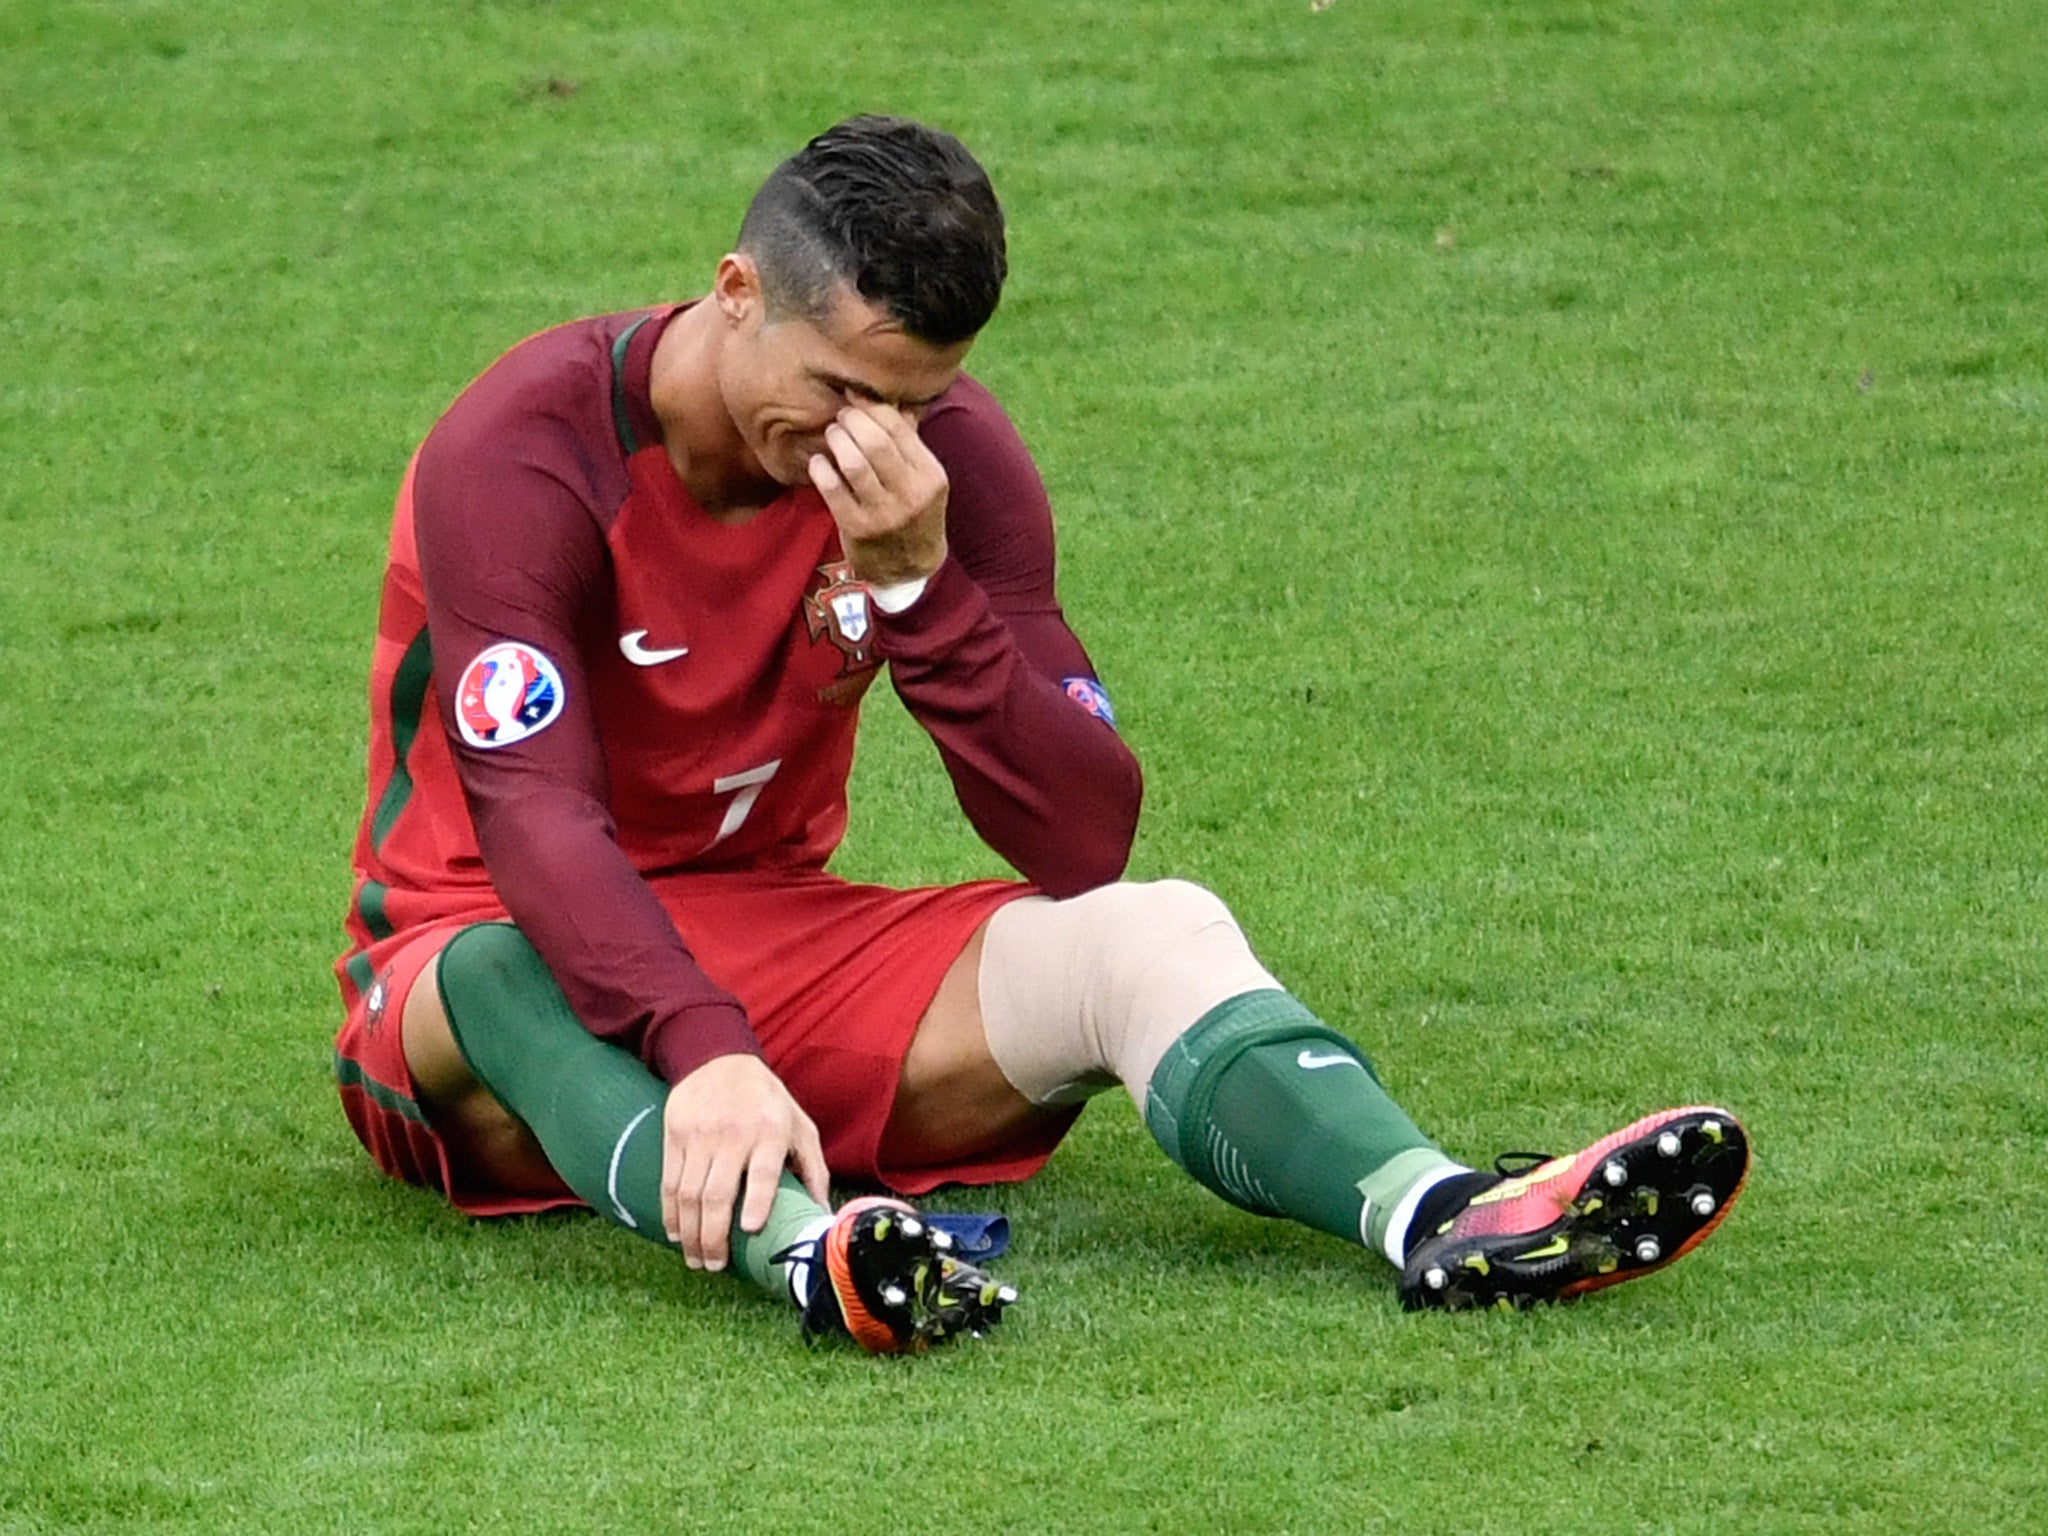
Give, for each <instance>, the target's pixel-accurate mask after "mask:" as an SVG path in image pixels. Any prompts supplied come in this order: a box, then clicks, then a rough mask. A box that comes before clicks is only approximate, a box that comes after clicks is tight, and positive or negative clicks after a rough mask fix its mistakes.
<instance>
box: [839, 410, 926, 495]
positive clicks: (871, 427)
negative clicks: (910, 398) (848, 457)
mask: <svg viewBox="0 0 2048 1536" xmlns="http://www.w3.org/2000/svg"><path fill="white" fill-rule="evenodd" d="M881 411H888V412H889V414H890V415H891V416H895V415H896V414H897V413H896V412H895V411H894V410H891V409H890V408H889V407H888V406H886V405H882V406H868V407H865V408H859V409H856V408H855V407H852V406H849V407H847V408H846V409H845V410H843V411H841V412H840V413H839V419H838V421H836V422H834V423H833V425H834V426H836V427H838V428H839V430H840V431H842V432H844V433H845V434H846V435H847V436H848V437H849V438H851V439H852V440H853V443H854V446H855V447H857V448H859V449H860V452H861V457H863V458H864V459H866V460H867V462H868V463H869V464H870V465H871V466H872V467H873V468H874V472H875V475H876V477H877V478H879V479H880V480H881V482H882V483H883V484H884V485H895V484H897V483H898V482H900V481H901V480H902V479H903V477H904V472H905V469H906V468H907V466H906V464H905V461H904V457H903V446H902V444H901V443H899V442H898V441H897V440H896V436H895V434H894V433H893V432H891V431H890V430H889V428H888V426H887V424H886V423H884V422H883V421H882V420H881V419H880V418H879V416H878V415H877V413H878V412H881ZM899 419H900V418H899ZM825 437H826V440H827V441H828V442H829V441H830V440H831V437H832V433H831V430H830V429H829V428H828V429H827V430H826V433H825Z"/></svg>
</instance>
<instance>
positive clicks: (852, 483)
mask: <svg viewBox="0 0 2048 1536" xmlns="http://www.w3.org/2000/svg"><path fill="white" fill-rule="evenodd" d="M843 419H844V418H842V420H841V421H835V422H833V423H832V425H830V426H829V427H827V428H826V429H825V451H826V452H827V453H829V454H831V455H832V467H833V468H835V469H837V470H838V471H839V478H840V479H842V480H844V481H845V482H846V483H847V485H848V486H849V487H850V488H851V489H852V491H853V494H854V495H855V496H857V497H859V498H860V499H861V500H862V501H874V500H876V499H878V498H879V497H880V496H881V495H882V492H883V489H884V487H883V483H882V476H881V473H880V471H879V470H877V469H876V467H875V463H874V460H872V459H871V458H869V457H868V452H867V449H866V447H865V446H864V445H863V444H862V443H861V441H860V439H859V438H857V437H855V436H854V435H853V434H852V433H851V432H849V431H847V430H846V428H845V426H844V425H843V424H842V422H843ZM868 430H869V431H871V432H873V431H875V430H876V429H875V428H874V427H873V426H872V425H870V427H869V429H868ZM883 441H884V442H887V441H888V439H887V437H886V436H884V437H883Z"/></svg>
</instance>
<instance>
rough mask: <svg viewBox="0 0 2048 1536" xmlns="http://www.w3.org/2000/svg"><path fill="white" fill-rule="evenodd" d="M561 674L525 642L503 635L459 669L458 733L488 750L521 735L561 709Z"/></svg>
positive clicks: (544, 724)
mask: <svg viewBox="0 0 2048 1536" xmlns="http://www.w3.org/2000/svg"><path fill="white" fill-rule="evenodd" d="M563 698H564V690H563V688H562V674H561V673H559V672H557V671H556V670H555V664H554V663H553V662H552V661H549V660H548V659H547V657H545V656H543V655H542V654H541V653H540V652H539V651H537V650H535V649H534V648H533V647H532V646H530V645H521V644H520V643H519V642H518V641H516V640H504V641H500V642H499V643H498V644H496V645H493V646H488V647H486V648H485V649H484V650H482V651H479V652H478V653H477V658H476V660H474V661H472V662H471V663H470V664H469V665H468V666H466V667H464V668H463V669H462V686H461V687H460V688H459V689H458V690H457V692H456V695H455V721H456V724H457V725H459V726H460V727H461V728H462V739H463V740H464V741H466V742H468V743H469V744H470V745H471V746H472V747H482V748H484V749H485V750H487V751H488V750H491V749H493V748H497V747H509V746H511V745H512V743H514V742H515V741H524V740H526V738H527V737H529V736H531V735H533V734H535V733H536V732H538V731H544V730H546V729H547V728H548V727H549V726H551V725H553V724H554V723H555V719H556V717H557V716H559V715H560V714H561V713H562V701H563Z"/></svg>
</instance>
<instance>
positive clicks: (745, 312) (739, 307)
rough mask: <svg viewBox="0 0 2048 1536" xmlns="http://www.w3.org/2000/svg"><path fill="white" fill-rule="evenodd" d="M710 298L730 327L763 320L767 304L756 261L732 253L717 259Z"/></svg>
mask: <svg viewBox="0 0 2048 1536" xmlns="http://www.w3.org/2000/svg"><path fill="white" fill-rule="evenodd" d="M711 297H712V299H713V300H714V301H715V302H716V303H717V305H718V312H719V313H720V314H722V315H724V316H725V319H726V323H727V324H728V325H735V326H738V325H745V324H748V323H749V322H750V321H757V320H759V319H760V318H761V315H762V313H763V311H764V310H765V308H766V303H765V301H764V300H763V298H762V296H761V269H760V268H759V267H757V266H756V265H754V258H753V257H751V256H749V255H746V254H745V253H744V252H741V251H731V252H728V253H727V254H726V255H724V256H721V257H720V258H719V260H718V275H717V276H716V277H715V278H713V279H712V281H711Z"/></svg>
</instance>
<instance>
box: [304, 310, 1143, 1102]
mask: <svg viewBox="0 0 2048 1536" xmlns="http://www.w3.org/2000/svg"><path fill="white" fill-rule="evenodd" d="M678 313H680V309H679V308H667V309H662V310H656V311H638V312H634V313H630V314H623V315H610V316H603V317H600V318H597V319H593V320H584V321H578V322H575V323H573V324H570V325H566V326H562V327H559V328H557V329H555V330H551V331H546V332H543V333H541V334H540V335H538V336H535V337H531V338H529V339H528V340H526V341H524V342H522V343H520V344H519V345H518V346H516V347H514V348H513V349H512V350H511V351H510V352H508V353H506V354H505V356H504V357H502V358H500V359H499V360H498V362H497V363H496V364H494V365H493V366H492V367H491V368H490V369H489V370H488V371H486V372H485V373H484V374H483V376H482V377H481V378H479V379H478V380H477V381H476V382H475V383H473V384H472V385H471V386H470V387H469V388H468V389H467V390H465V391H464V392H463V394H462V395H461V396H460V397H459V398H458V399H457V400H456V402H455V403H454V405H452V406H451V407H450V408H449V409H448V411H447V413H446V414H445V415H444V416H443V417H442V418H441V420H440V421H439V422H438V423H437V424H436V425H435V427H434V428H433V430H432V431H431V432H430V433H429V434H428V436H427V439H426V441H425V442H424V443H423V444H422V445H421V447H420V450H419V452H418V454H417V455H416V456H415V458H414V460H413V463H412V466H411V467H410V468H409V469H408V471H407V473H406V477H405V481H404V484H403V485H402V487H401V489H400V491H399V496H398V505H397V510H396V514H395V517H394V519H393V525H392V536H391V547H390V556H389V562H388V564H387V566H386V570H385V576H384V588H383V597H382V604H381V610H380V614H379V620H378V632H377V644H376V650H375V655H374V658H373V661H372V667H371V684H370V714H371V739H370V753H369V799H368V805H367V807H366V809H365V812H364V817H363V822H362V826H361V829H360V831H359V833H358V835H357V839H356V847H355V856H354V863H355V871H356V888H355V900H354V902H353V904H352V907H351V910H350V913H349V917H348V930H349V934H350V937H351V939H352V940H353V941H354V946H355V948H354V949H353V950H352V951H351V954H350V955H348V956H344V957H343V960H342V962H341V966H340V969H341V971H342V975H343V982H344V986H348V985H351V984H353V983H352V979H351V978H352V972H351V970H350V965H349V962H350V959H351V958H352V957H353V956H354V955H356V954H359V953H360V951H361V950H363V949H365V948H367V947H368V945H369V944H370V943H371V942H372V941H373V940H375V939H379V938H384V937H388V936H390V935H391V934H393V933H396V932H402V931H404V930H406V929H408V928H411V927H414V926H417V925H419V924H422V923H427V922H432V921H436V920H439V919H443V918H447V917H451V916H457V915H461V914H464V913H465V912H469V911H474V910H477V909H478V908H479V907H480V906H484V905H489V904H491V903H493V902H494V901H495V902H499V903H502V905H503V907H504V909H505V911H506V912H508V913H509V914H510V915H511V917H512V919H513V920H514V921H515V922H517V923H518V924H519V926H520V928H521V929H522V931H524V933H525V934H526V935H527V937H528V938H529V939H530V940H531V941H532V943H533V944H534V946H535V948H536V949H538V950H539V951H540V953H541V955H542V956H543V957H544V958H545V959H546V960H547V962H548V965H549V968H550V969H551V970H552V971H553V972H554V975H555V977H556V979H557V980H558V981H559V982H560V983H561V986H562V989H563V991H564V993H565V994H566V995H567V997H568V999H569V1002H570V1004H571V1006H572V1007H573V1008H574V1009H575V1011H576V1013H577V1016H578V1017H579V1018H581V1019H582V1020H583V1022H584V1024H585V1025H586V1027H588V1028H589V1029H590V1030H591V1031H592V1033H594V1034H596V1035H599V1036H601V1037H603V1038H605V1039H609V1040H613V1041H616V1042H618V1043H620V1044H622V1045H625V1046H627V1047H629V1048H631V1049H633V1050H635V1051H637V1052H638V1053H639V1055H640V1056H641V1058H642V1059H643V1060H645V1061H646V1062H647V1063H648V1064H649V1065H650V1066H652V1067H653V1068H654V1069H655V1070H656V1071H658V1072H659V1073H661V1074H662V1076H663V1077H665V1078H666V1079H667V1080H669V1081H671V1082H674V1081H678V1080H680V1079H681V1078H682V1077H683V1076H684V1075H686V1074H687V1073H689V1072H690V1071H692V1070H694V1069H695V1068H696V1067H697V1066H699V1065H701V1064H702V1063H703V1062H705V1061H707V1060H709V1059H710V1058H711V1057H713V1056H717V1055H723V1054H726V1053H729V1052H732V1051H752V1050H757V1049H758V1046H757V1044H756V1042H755V1040H754V1037H753V1033H752V1031H751V1029H750V1028H749V1027H748V1024H747V1021H746V1018H745V1016H744V1014H743V1013H742V1011H741V1009H740V1006H739V1004H738V1003H737V1002H736V1001H735V1000H734V999H733V998H732V997H731V996H730V995H729V994H727V993H726V992H724V991H723V990H722V989H720V988H719V987H717V986H716V985H714V984H713V983H712V982H711V981H710V980H709V979H708V978H707V977H705V975H704V974H703V973H702V971H700V970H699V969H698V967H697V966H696V964H695V962H694V961H693V960H692V959H691V957H690V954H689V951H688V950H687V949H686V948H685V947H684V945H683V943H682V941H681V939H680V938H679V937H678V936H677V934H676V932H675V930H674V928H673V927H672V925H671V924H670V923H669V921H668V918H667V916H666V915H665V914H664V912H663V911H662V909H661V907H660V905H659V903H658V902H657V901H656V900H655V898H654V895H653V893H652V892H651V891H650V890H649V889H648V887H647V885H646V883H645V880H644V879H643V876H646V875H652V874H656V873H668V872H675V871H692V870H703V871H712V870H731V869H738V868H755V869H764V870H765V869H774V868H796V867H803V868H816V867H821V866H822V865H823V864H824V863H825V861H826V860H827V859H828V858H829V857H830V856H831V854H832V852H833V850H834V849H835V848H836V847H837V846H838V843H839V840H840V838H841V836H842V835H843V834H844V832H845V829H846V780H847V775H848V772H849V770H850V768H851V766H852V761H853V735H854V727H855V722H856V720H857V717H858V709H859V702H860V697H861V695H862V693H863V692H864V691H865V690H866V687H867V685H868V684H869V683H870V682H871V681H872V680H873V677H874V675H875V672H876V671H877V670H878V669H879V667H880V666H881V665H882V664H883V663H884V662H886V663H887V664H888V666H889V669H890V674H891V678H892V681H893V682H894V684H895V687H896V690H897V692H898V694H899V695H900V696H901V697H902V699H903V701H904V703H905V704H906V705H907V706H908V708H909V710H910V712H911V714H912V715H913V716H914V717H915V718H916V719H917V720H918V721H919V723H920V724H922V725H923V727H924V728H925V730H926V731H928V732H929V733H930V734H931V736H932V738H933V740H934V741H935V742H936V743H937V744H938V748H939V752H940V755H941V757H942V758H943V760H944V761H945V764H946V768H947V771H948V773H949V774H950V775H951V778H952V781H953V786H954V790H955V793H956V794H957V796H958V798H959V801H960V805H961V807H962V809H963V810H964V811H965V812H966V814H967V816H968V819H969V820H970V821H971V822H972V823H973V825H974V827H975V829H976V830H977V831H978V832H979V833H980V834H981V836H982V838H983V839H984V840H985V841H986V842H987V843H988V844H989V846H990V847H992V848H993V849H995V850H996V851H997V852H998V853H1000V854H1001V855H1002V856H1003V857H1004V858H1006V859H1007V860H1009V861H1010V863H1011V864H1013V865H1014V866H1015V867H1016V868H1017V869H1018V870H1019V871H1020V872H1021V873H1022V874H1023V875H1024V876H1025V877H1026V878H1027V879H1029V880H1031V881H1033V882H1035V883H1036V884H1038V885H1039V886H1040V887H1042V888H1043V889H1045V890H1047V891H1048V892H1050V893H1052V894H1054V895H1064V894H1071V893H1074V892H1077V891H1081V890H1085V889H1087V888H1089V887H1091V886H1094V885H1098V884H1101V883H1104V882H1106V881H1109V880H1112V879H1115V878H1116V877H1117V875H1118V874H1120V873H1121V872H1122V869H1123V866H1124V862H1125V860H1126V858H1127V857H1128V855H1129V851H1130V844H1131V838H1132V836H1133V834H1134V832H1135V830H1136V825H1137V815H1138V803H1139V797H1140V777H1139V772H1138V766H1137V762H1136V760H1135V759H1134V758H1133V757H1132V756H1131V754H1130V752H1129V750H1128V749H1127V748H1125V746H1124V745H1123V743H1122V742H1121V740H1120V739H1119V738H1118V737H1117V735H1116V733H1115V731H1114V730H1113V729H1111V728H1110V726H1109V724H1108V723H1107V722H1106V717H1107V713H1108V711H1107V703H1106V699H1105V697H1104V695H1103V694H1102V692H1101V690H1100V687H1099V685H1098V684H1097V683H1096V681H1095V678H1094V671H1093V667H1092V666H1091V664H1090V663H1089V660H1088V657H1087V654H1086V652H1085V651H1083V649H1082V648H1081V645H1080V642H1079V641H1078V640H1076V639H1075V637H1074V635H1073V633H1072V632H1071V631H1070V630H1069V629H1068V628H1067V625H1066V622H1065V620H1064V619H1063V617H1062V616H1061V613H1060V609H1059V604H1058V602H1057V600H1056V598H1055V596H1054V590H1053V539H1052V515H1051V510H1050V508H1049V506H1048V505H1047V502H1046V496H1045V489H1044V486H1043V484H1042V483H1041V481H1040V479H1039V476H1038V473H1037V470H1036V468H1035V467H1034V466H1033V464H1032V462H1031V458H1030V455H1029V453H1028V452H1027V451H1026V450H1025V448H1024V445H1023V443H1022V442H1021V440H1020V439H1019V438H1018V436H1017V433H1016V431H1015V429H1014V428H1013V427H1012V426H1011V424H1010V422H1009V420H1008V418H1007V417H1006V416H1005V415H1004V414H1003V411H1002V408H1001V407H1000V406H999V405H997V404H996V402H995V400H994V398H993V397H992V396H990V395H989V393H988V392H987V391H986V390H985V389H983V388H982V387H981V386H980V385H979V384H976V383H975V382H974V381H973V380H971V379H968V378H966V377H964V376H963V377H962V378H961V379H960V380H959V382H958V383H956V384H955V385H954V387H953V388H952V389H951V390H949V391H948V392H947V393H946V395H945V396H944V397H943V398H942V399H940V400H939V401H938V402H936V403H935V404H934V405H933V406H932V407H931V408H930V410H929V411H928V412H927V413H926V414H925V417H924V419H923V422H922V424H921V426H920V429H919V430H920V433H921V435H922V436H923V438H924V440H925V442H926V443H927V445H929V446H930V448H931V449H932V451H933V453H934V454H935V455H936V456H937V457H938V458H939V460H940V462H941V463H942V464H944V466H945V468H946V472H947V476H948V479H949V481H950V491H949V495H948V502H947V538H948V543H949V546H950V549H951V554H950V556H949V558H948V559H947V561H946V564H945V565H944V566H942V567H941V568H940V570H939V571H938V572H937V573H936V574H935V575H934V576H933V578H932V579H931V582H930V584H929V585H928V586H927V588H926V590H925V593H924V595H923V596H922V597H921V598H920V599H919V600H918V601H917V602H916V603H915V604H914V605H912V607H911V608H910V609H909V610H908V611H906V612H904V613H901V614H897V615H889V614H885V613H883V612H882V611H881V610H880V609H879V608H876V607H875V606H874V605H873V604H872V603H870V602H869V601H868V599H867V594H866V592H865V590H864V589H863V588H862V587H860V586H859V584H857V583H855V582H854V581H852V579H851V576H850V573H849V571H848V568H847V566H846V563H845V560H844V557H843V554H842V552H841V549H840V544H839V536H838V530H837V529H836V527H835V526H834V524H833V522H832V518H831V515H830V513H829V512H828V511H827V510H826V508H825V505H824V503H823V501H822V500H821V499H820V498H819V497H818V495H817V493H816V492H814V491H812V490H810V489H809V488H808V487H806V488H802V489H799V490H794V491H791V492H789V493H787V494H786V495H784V496H782V497H781V498H780V499H779V500H777V501H776V502H774V503H773V504H772V505H770V506H769V507H767V508H766V509H764V510H763V511H762V512H760V513H759V514H758V515H756V516H755V517H753V518H752V519H750V520H749V521H747V522H746V523H744V524H741V525H738V526H728V525H725V524H722V523H719V522H717V521H715V520H713V519H712V518H711V517H709V516H708V515H707V514H706V513H705V512H704V511H703V509H702V508H700V507H698V506H697V505H696V503H695V502H694V501H693V500H692V499H691V498H690V496H689V493H688V492H687V491H686V490H684V488H683V486H682V483H681V482H680V481H679V480H678V479H677V478H676V475H675V472H674V470H673V468H672V467H671V465H670V463H669V460H668V457H667V454H666V452H665V450H664V449H663V447H662V444H661V433H660V426H659V423H658V421H657V420H656V418H655V415H654V412H653V408H652V406H651V405H650V404H649V402H648V398H647V390H648V370H649V365H650V360H651V358H652V356H653V353H654V347H655V343H656V342H657V341H658V340H659V337H660V334H661V332H662V330H663V328H664V327H665V326H666V325H667V324H668V322H669V321H670V320H672V319H673V318H674V316H675V315H676V314H678Z"/></svg>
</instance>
